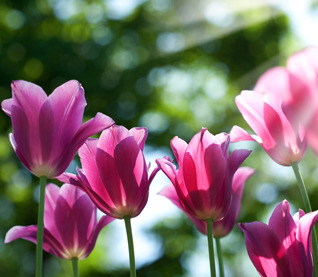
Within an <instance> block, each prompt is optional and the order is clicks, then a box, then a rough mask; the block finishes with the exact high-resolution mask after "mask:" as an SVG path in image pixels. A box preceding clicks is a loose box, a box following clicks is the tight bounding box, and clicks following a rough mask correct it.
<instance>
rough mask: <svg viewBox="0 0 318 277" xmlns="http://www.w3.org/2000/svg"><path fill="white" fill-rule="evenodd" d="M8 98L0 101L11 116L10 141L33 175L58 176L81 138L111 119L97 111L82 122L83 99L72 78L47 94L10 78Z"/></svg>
mask: <svg viewBox="0 0 318 277" xmlns="http://www.w3.org/2000/svg"><path fill="white" fill-rule="evenodd" d="M11 87H12V98H10V99H7V100H4V101H3V102H2V110H3V111H4V112H5V113H6V114H7V115H9V116H10V117H11V121H12V129H13V133H11V134H10V135H9V136H10V142H11V144H12V147H13V149H14V151H15V152H16V154H17V156H18V157H19V159H20V160H21V162H22V163H23V164H24V165H25V167H26V168H27V169H28V170H30V171H31V172H32V173H33V174H34V175H36V176H38V177H41V176H45V177H47V178H54V177H57V176H59V175H61V174H62V173H63V172H64V171H65V170H66V168H67V167H68V166H69V164H70V163H71V161H72V160H73V158H74V156H75V154H76V152H77V150H78V148H79V147H80V146H81V145H82V144H83V143H84V142H85V140H86V139H87V138H88V137H90V136H92V135H94V134H97V133H99V132H100V131H102V130H104V129H106V128H108V127H110V126H111V125H113V124H114V121H113V120H112V119H111V118H110V117H108V116H106V115H104V114H101V113H97V114H96V116H95V117H94V118H93V119H91V120H89V121H87V122H85V123H84V124H83V125H82V120H83V113H84V108H85V106H86V101H85V97H84V89H83V87H82V86H81V84H80V83H79V82H77V81H75V80H72V81H68V82H66V83H64V84H63V85H61V86H59V87H57V88H56V89H55V90H54V91H53V92H52V93H51V94H50V95H49V96H47V95H46V93H45V92H44V91H43V89H42V88H41V87H39V86H37V85H35V84H33V83H30V82H26V81H22V80H20V81H13V82H12V84H11Z"/></svg>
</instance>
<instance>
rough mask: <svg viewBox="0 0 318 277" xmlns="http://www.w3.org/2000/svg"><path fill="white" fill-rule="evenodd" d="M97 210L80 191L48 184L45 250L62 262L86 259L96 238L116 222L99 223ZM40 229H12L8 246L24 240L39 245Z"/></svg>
mask: <svg viewBox="0 0 318 277" xmlns="http://www.w3.org/2000/svg"><path fill="white" fill-rule="evenodd" d="M96 213H97V208H96V207H95V205H94V204H93V203H92V201H91V200H90V199H89V197H88V196H87V195H86V194H85V193H84V192H82V191H81V190H80V189H79V188H76V187H75V186H72V185H70V184H64V185H63V186H62V187H61V188H59V187H58V186H56V185H54V184H48V185H47V186H46V188H45V209H44V236H43V249H44V250H45V251H47V252H49V253H51V254H53V255H55V256H57V257H59V258H62V259H68V260H71V259H72V258H78V259H79V260H81V259H85V258H86V257H87V256H88V255H89V254H90V253H91V252H92V250H93V248H94V246H95V243H96V240H97V236H98V234H99V232H100V231H101V230H102V228H103V227H104V226H106V225H107V224H108V223H110V222H111V221H113V220H114V219H113V218H112V217H108V216H103V217H102V218H101V219H100V220H99V221H98V222H97V215H96ZM36 236H37V226H36V225H31V226H15V227H13V228H11V229H10V230H9V231H8V233H7V235H6V237H5V243H9V242H11V241H13V240H16V239H19V238H22V239H25V240H29V241H31V242H34V243H37V239H36Z"/></svg>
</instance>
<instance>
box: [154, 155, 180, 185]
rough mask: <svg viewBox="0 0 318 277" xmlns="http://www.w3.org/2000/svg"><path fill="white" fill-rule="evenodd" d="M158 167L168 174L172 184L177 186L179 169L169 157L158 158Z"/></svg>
mask: <svg viewBox="0 0 318 277" xmlns="http://www.w3.org/2000/svg"><path fill="white" fill-rule="evenodd" d="M156 163H157V165H158V167H159V168H160V169H161V170H162V171H163V172H164V173H165V174H166V175H167V177H168V178H169V179H170V181H171V182H172V184H173V185H174V186H176V183H177V171H176V167H175V166H174V164H173V163H172V162H171V161H170V160H169V159H167V158H159V159H156Z"/></svg>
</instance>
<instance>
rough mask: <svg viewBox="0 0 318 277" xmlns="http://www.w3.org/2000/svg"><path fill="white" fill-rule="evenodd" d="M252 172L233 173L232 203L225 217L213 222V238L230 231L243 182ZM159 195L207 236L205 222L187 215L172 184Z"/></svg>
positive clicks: (248, 170)
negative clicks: (165, 198)
mask: <svg viewBox="0 0 318 277" xmlns="http://www.w3.org/2000/svg"><path fill="white" fill-rule="evenodd" d="M254 172H255V170H254V169H252V168H249V167H241V168H239V169H238V170H237V171H236V172H235V174H234V177H233V184H232V202H231V205H230V208H229V210H228V211H227V213H226V214H225V216H224V217H223V218H222V219H221V220H219V221H215V222H213V236H214V237H225V236H227V235H228V234H229V233H230V232H231V231H232V229H233V227H234V224H235V222H236V220H237V218H238V216H239V214H240V209H241V199H242V194H243V189H244V185H245V182H246V180H247V179H248V178H249V177H251V176H252V175H253V174H254ZM160 194H161V195H163V196H165V197H167V198H168V199H169V200H170V201H171V202H172V203H173V204H175V205H176V206H177V207H178V208H179V209H181V210H182V211H183V212H184V213H185V214H186V215H187V216H188V217H189V218H190V219H191V220H192V222H193V223H194V224H195V226H196V227H197V228H198V230H199V231H200V232H201V233H202V234H204V235H206V234H207V225H206V221H204V220H200V219H197V218H195V217H193V216H191V215H190V214H188V213H187V211H186V210H185V209H184V208H183V207H182V205H181V203H180V201H179V198H178V195H177V193H176V190H175V189H174V187H173V185H172V184H171V185H168V186H166V187H165V188H164V189H163V190H162V191H161V192H160Z"/></svg>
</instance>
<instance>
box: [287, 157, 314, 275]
mask: <svg viewBox="0 0 318 277" xmlns="http://www.w3.org/2000/svg"><path fill="white" fill-rule="evenodd" d="M292 167H293V170H294V173H295V177H296V180H297V183H298V187H299V189H300V194H301V197H302V199H303V202H304V206H305V212H306V213H310V212H312V209H311V205H310V201H309V197H308V193H307V190H306V186H305V183H304V180H303V178H302V176H301V174H300V170H299V166H298V163H296V162H295V163H293V164H292ZM312 254H313V263H314V276H315V277H318V248H317V234H316V229H315V226H314V227H313V228H312Z"/></svg>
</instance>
